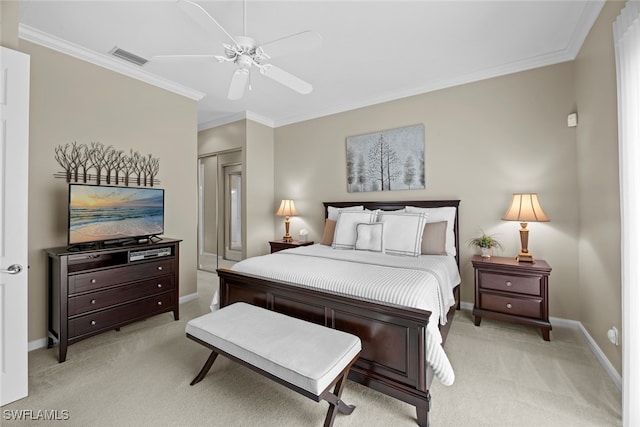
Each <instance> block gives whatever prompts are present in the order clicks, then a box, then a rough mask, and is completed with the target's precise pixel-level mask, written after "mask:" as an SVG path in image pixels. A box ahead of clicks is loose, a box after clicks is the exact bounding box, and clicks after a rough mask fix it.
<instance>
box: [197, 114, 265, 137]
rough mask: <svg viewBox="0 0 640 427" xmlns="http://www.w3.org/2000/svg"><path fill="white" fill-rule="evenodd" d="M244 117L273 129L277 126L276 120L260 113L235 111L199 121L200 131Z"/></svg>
mask: <svg viewBox="0 0 640 427" xmlns="http://www.w3.org/2000/svg"><path fill="white" fill-rule="evenodd" d="M244 119H248V120H251V121H253V122H256V123H260V124H262V125H265V126H268V127H270V128H272V129H273V128H275V123H274V121H273V120H271V119H269V118H268V117H265V116H261V115H260V114H256V113H254V112H252V111H241V112H239V113H233V114H229V115H227V116H224V117H219V118H217V119H213V120H207V121H206V122H202V123H198V132H201V131H203V130H207V129H212V128H215V127H218V126H223V125H226V124H229V123H233V122H237V121H238V120H244Z"/></svg>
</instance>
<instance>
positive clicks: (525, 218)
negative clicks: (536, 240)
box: [502, 193, 549, 262]
mask: <svg viewBox="0 0 640 427" xmlns="http://www.w3.org/2000/svg"><path fill="white" fill-rule="evenodd" d="M502 219H503V220H505V221H518V222H520V227H521V228H520V245H521V247H522V248H521V249H520V253H519V254H518V256H517V257H516V259H517V260H518V261H523V262H533V256H532V255H531V253H530V252H529V249H528V245H529V230H527V223H528V222H548V221H549V218H548V217H547V215H545V213H544V212H543V211H542V208H541V207H540V202H539V201H538V195H537V194H536V193H515V194H514V195H513V199H512V200H511V206H509V209H507V212H506V213H505V214H504V215H503V216H502Z"/></svg>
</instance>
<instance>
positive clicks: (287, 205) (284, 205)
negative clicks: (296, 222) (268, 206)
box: [276, 199, 298, 216]
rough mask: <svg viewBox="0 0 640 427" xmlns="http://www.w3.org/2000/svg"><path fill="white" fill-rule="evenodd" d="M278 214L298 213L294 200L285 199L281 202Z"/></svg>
mask: <svg viewBox="0 0 640 427" xmlns="http://www.w3.org/2000/svg"><path fill="white" fill-rule="evenodd" d="M276 215H278V216H294V215H298V212H296V206H295V205H294V203H293V200H287V199H284V200H282V202H280V207H279V208H278V212H276Z"/></svg>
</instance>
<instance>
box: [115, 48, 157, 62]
mask: <svg viewBox="0 0 640 427" xmlns="http://www.w3.org/2000/svg"><path fill="white" fill-rule="evenodd" d="M109 53H110V54H111V55H113V56H116V57H118V58H120V59H124V60H125V61H128V62H131V63H132V64H136V65H139V66H142V65H144V64H146V63H147V62H149V60H148V59H144V58H142V57H140V56H138V55H135V54H133V53H131V52H127V51H126V50H124V49H120V48H119V47H118V46H115V47H114V48H113V49H111V50H110V51H109Z"/></svg>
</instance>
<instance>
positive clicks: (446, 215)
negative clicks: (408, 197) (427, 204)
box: [405, 206, 456, 256]
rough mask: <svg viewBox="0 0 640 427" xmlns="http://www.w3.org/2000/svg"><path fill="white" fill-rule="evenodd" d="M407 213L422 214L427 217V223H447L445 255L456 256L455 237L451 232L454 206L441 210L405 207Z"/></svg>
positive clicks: (454, 215) (454, 213) (454, 212)
mask: <svg viewBox="0 0 640 427" xmlns="http://www.w3.org/2000/svg"><path fill="white" fill-rule="evenodd" d="M405 209H406V210H407V212H413V213H423V214H426V215H427V222H429V223H430V222H440V221H447V233H446V249H447V254H448V255H452V256H455V255H456V237H455V234H454V232H453V224H454V222H455V220H456V208H455V207H454V206H443V207H441V208H418V207H415V206H406V207H405Z"/></svg>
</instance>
